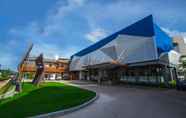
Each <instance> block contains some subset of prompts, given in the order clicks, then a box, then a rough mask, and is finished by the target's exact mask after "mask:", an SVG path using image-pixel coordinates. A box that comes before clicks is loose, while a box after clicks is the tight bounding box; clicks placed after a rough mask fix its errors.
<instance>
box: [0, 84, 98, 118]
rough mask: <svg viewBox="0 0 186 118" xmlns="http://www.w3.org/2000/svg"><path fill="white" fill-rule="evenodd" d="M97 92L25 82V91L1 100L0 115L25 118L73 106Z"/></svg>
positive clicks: (9, 117) (58, 85)
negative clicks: (34, 84) (37, 85)
mask: <svg viewBox="0 0 186 118" xmlns="http://www.w3.org/2000/svg"><path fill="white" fill-rule="evenodd" d="M95 95H96V93H94V92H92V91H88V90H84V89H80V88H77V87H74V86H69V85H64V84H62V83H54V82H49V83H43V84H41V85H40V86H39V87H36V86H33V85H32V84H31V83H24V84H23V91H22V92H21V93H19V94H17V95H15V96H14V97H12V98H8V99H5V100H1V101H0V117H2V118H12V117H13V118H24V117H29V116H34V115H39V114H43V113H48V112H54V111H58V110H63V109H67V108H71V107H74V106H77V105H80V104H83V103H85V102H86V101H88V100H90V99H92V98H93V97H95Z"/></svg>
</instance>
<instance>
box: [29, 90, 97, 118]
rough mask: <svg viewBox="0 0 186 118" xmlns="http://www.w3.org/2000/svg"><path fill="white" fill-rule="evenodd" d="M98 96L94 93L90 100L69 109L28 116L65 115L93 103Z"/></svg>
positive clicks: (44, 117) (33, 117) (48, 116)
mask: <svg viewBox="0 0 186 118" xmlns="http://www.w3.org/2000/svg"><path fill="white" fill-rule="evenodd" d="M98 98H99V95H98V94H97V93H96V96H95V97H94V98H92V99H91V100H89V101H87V102H85V103H83V104H81V105H79V106H75V107H72V108H69V109H65V110H60V111H55V112H51V113H46V114H41V115H37V116H32V117H29V118H50V117H55V116H59V115H65V114H67V113H71V112H73V111H77V110H79V109H81V108H84V107H86V106H88V105H90V104H91V103H93V102H94V101H95V100H97V99H98Z"/></svg>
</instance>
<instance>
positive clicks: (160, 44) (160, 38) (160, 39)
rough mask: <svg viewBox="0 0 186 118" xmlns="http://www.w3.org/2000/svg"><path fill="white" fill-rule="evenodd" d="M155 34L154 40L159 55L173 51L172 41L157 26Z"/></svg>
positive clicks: (155, 26)
mask: <svg viewBox="0 0 186 118" xmlns="http://www.w3.org/2000/svg"><path fill="white" fill-rule="evenodd" d="M154 32H155V37H154V38H155V41H156V47H157V49H158V54H159V55H160V54H161V53H163V52H169V51H170V50H171V49H173V43H172V39H171V38H170V37H169V36H168V35H167V34H166V33H165V32H164V31H162V29H161V28H160V27H159V26H158V25H156V24H154Z"/></svg>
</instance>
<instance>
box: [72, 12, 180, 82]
mask: <svg viewBox="0 0 186 118" xmlns="http://www.w3.org/2000/svg"><path fill="white" fill-rule="evenodd" d="M179 56H180V54H179V53H178V52H177V51H176V50H175V48H174V43H173V40H172V38H170V37H169V36H168V35H167V34H166V33H165V32H164V31H163V30H162V29H161V28H160V27H159V26H158V25H157V24H156V23H155V22H154V20H153V17H152V15H150V16H147V17H145V18H143V19H142V20H139V21H137V22H136V23H134V24H132V25H130V26H128V27H126V28H124V29H122V30H120V31H118V32H115V33H113V34H112V35H110V36H108V37H106V38H104V39H102V40H100V41H98V42H96V43H95V44H93V45H91V46H89V47H87V48H85V49H83V50H81V51H80V52H78V53H76V54H74V55H73V56H72V57H71V61H70V71H71V78H72V79H85V80H96V81H98V83H101V81H111V82H118V81H125V82H135V83H136V82H137V83H151V84H160V83H165V84H166V83H168V82H169V81H171V80H172V79H176V65H177V64H178V61H179Z"/></svg>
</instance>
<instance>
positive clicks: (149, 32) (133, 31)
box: [72, 15, 173, 57]
mask: <svg viewBox="0 0 186 118" xmlns="http://www.w3.org/2000/svg"><path fill="white" fill-rule="evenodd" d="M122 34H126V35H132V36H143V37H152V36H155V37H154V38H155V41H156V46H157V49H158V53H159V55H160V54H161V53H162V52H168V51H170V50H171V49H172V48H173V44H172V39H171V38H170V37H169V36H168V35H167V34H166V33H165V32H164V31H162V30H161V29H160V28H159V27H158V26H157V25H156V24H155V23H154V22H153V17H152V15H149V16H147V17H145V18H143V19H141V20H139V21H137V22H135V23H134V24H132V25H129V26H128V27H126V28H124V29H122V30H120V31H118V32H115V33H113V34H112V35H110V36H108V37H106V38H104V39H102V40H100V41H98V42H96V43H94V44H93V45H91V46H89V47H87V48H85V49H83V50H81V51H80V52H78V53H76V54H74V55H73V56H83V55H86V54H88V53H90V52H93V51H95V50H97V49H99V48H101V47H102V46H104V45H106V44H107V43H109V42H111V41H112V40H114V39H116V37H117V36H118V35H122ZM73 56H72V57H73Z"/></svg>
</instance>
